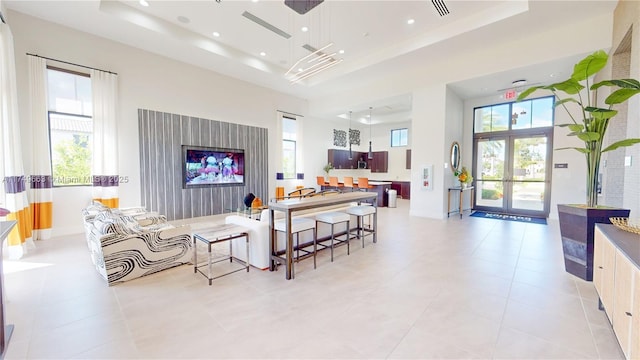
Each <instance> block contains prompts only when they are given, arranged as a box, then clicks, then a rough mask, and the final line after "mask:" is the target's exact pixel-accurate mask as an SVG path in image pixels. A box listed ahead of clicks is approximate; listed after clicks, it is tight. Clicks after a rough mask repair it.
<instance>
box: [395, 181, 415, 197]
mask: <svg viewBox="0 0 640 360" xmlns="http://www.w3.org/2000/svg"><path fill="white" fill-rule="evenodd" d="M391 188H392V189H394V190H395V191H397V192H398V197H400V198H402V199H411V182H409V181H392V182H391Z"/></svg>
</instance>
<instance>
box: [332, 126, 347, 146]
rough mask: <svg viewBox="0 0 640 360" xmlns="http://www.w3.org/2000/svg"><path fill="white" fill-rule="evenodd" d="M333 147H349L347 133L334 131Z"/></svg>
mask: <svg viewBox="0 0 640 360" xmlns="http://www.w3.org/2000/svg"><path fill="white" fill-rule="evenodd" d="M333 145H335V146H340V147H347V132H346V131H344V130H336V129H333Z"/></svg>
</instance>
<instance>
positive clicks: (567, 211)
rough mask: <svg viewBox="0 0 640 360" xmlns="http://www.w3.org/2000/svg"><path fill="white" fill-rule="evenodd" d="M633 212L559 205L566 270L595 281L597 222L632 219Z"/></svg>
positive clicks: (604, 222) (607, 222)
mask: <svg viewBox="0 0 640 360" xmlns="http://www.w3.org/2000/svg"><path fill="white" fill-rule="evenodd" d="M629 212H630V210H628V209H618V208H606V207H601V208H587V207H586V206H584V205H558V217H559V220H560V235H561V236H562V251H563V253H564V268H565V270H566V271H567V272H568V273H570V274H573V275H575V276H577V277H579V278H581V279H583V280H586V281H592V280H593V233H594V228H595V224H596V223H600V224H611V221H609V218H610V217H629Z"/></svg>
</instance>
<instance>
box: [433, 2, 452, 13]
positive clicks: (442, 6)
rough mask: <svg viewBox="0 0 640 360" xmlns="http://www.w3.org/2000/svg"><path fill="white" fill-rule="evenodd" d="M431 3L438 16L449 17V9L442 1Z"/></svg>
mask: <svg viewBox="0 0 640 360" xmlns="http://www.w3.org/2000/svg"><path fill="white" fill-rule="evenodd" d="M431 3H432V4H433V6H434V7H435V8H436V10H437V11H438V14H439V15H440V16H445V15H449V9H448V8H447V5H446V4H445V3H444V1H443V0H431Z"/></svg>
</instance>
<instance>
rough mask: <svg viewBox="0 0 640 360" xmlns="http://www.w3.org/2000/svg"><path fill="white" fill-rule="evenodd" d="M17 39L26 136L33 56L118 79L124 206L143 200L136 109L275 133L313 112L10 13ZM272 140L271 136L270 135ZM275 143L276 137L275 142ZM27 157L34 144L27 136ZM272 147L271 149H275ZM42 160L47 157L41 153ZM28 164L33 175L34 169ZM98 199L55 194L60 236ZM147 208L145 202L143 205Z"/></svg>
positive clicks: (87, 192) (77, 228)
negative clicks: (281, 124)
mask: <svg viewBox="0 0 640 360" xmlns="http://www.w3.org/2000/svg"><path fill="white" fill-rule="evenodd" d="M10 19H11V21H10V25H11V29H12V31H13V34H14V40H15V51H16V68H17V69H16V70H17V79H18V91H19V102H20V103H19V107H20V114H21V115H20V116H21V118H22V119H23V120H22V123H23V124H24V127H23V128H22V134H28V133H29V130H30V129H31V128H32V126H33V125H32V123H31V120H30V119H29V113H28V96H27V95H26V94H28V83H27V81H28V80H27V79H28V74H27V56H26V55H25V53H27V52H28V53H33V54H38V55H42V56H47V57H51V58H55V59H60V60H64V61H69V62H74V63H78V64H82V65H87V66H91V67H96V68H100V69H104V70H109V71H112V72H116V73H118V75H119V76H118V78H119V98H118V101H119V113H118V117H119V118H118V145H119V153H118V158H119V162H120V169H121V174H120V175H122V176H128V177H129V179H130V181H129V182H128V183H123V184H121V186H120V206H132V205H138V204H140V201H141V195H140V181H141V179H140V173H139V169H138V168H139V164H140V158H139V149H138V146H139V145H138V117H137V109H138V108H146V109H152V110H158V111H164V112H169V113H176V114H184V115H190V116H197V117H202V118H207V119H212V120H219V121H225V122H234V123H240V124H245V125H253V126H259V127H266V128H269V129H273V128H275V123H276V110H278V109H280V110H284V111H288V112H291V113H298V114H306V112H307V102H306V101H305V100H302V99H298V98H295V97H292V96H289V95H284V94H281V93H277V92H274V91H272V90H268V89H265V88H261V87H258V86H255V85H252V84H249V83H245V82H240V81H238V80H235V79H232V78H229V77H225V76H222V75H220V74H217V73H214V72H211V71H207V70H204V69H201V68H197V67H194V66H191V65H186V64H184V63H180V62H177V61H174V60H170V59H167V58H163V57H160V56H157V55H155V54H151V53H147V52H145V51H141V50H139V49H135V48H132V47H129V46H125V45H122V44H119V43H116V42H112V41H109V40H106V39H103V38H100V37H96V36H93V35H90V34H87V33H82V32H78V31H75V30H72V29H69V28H66V27H62V26H59V25H56V24H53V23H49V22H44V21H41V20H39V19H36V18H33V17H30V16H27V15H24V14H20V13H16V12H11V13H10ZM270 135H271V134H270ZM269 139H270V142H272V141H274V139H275V137H274V136H269ZM22 140H23V152H24V155H25V159H30V157H31V156H32V155H35V154H32V150H31V149H32V146H31V140H30V138H29V137H28V136H26V135H23V139H22ZM270 148H272V146H270ZM39 155H41V154H39ZM269 159H270V160H269V173H270V174H272V175H273V176H271V175H270V176H269V179H268V181H269V189H270V190H269V191H270V193H273V191H274V189H275V170H274V169H275V167H274V166H273V163H274V159H275V154H273V153H272V152H271V153H270V154H269ZM25 165H26V170H27V173H29V171H28V170H29V165H28V164H25ZM90 200H91V189H90V188H89V187H79V188H78V187H74V188H66V189H59V188H56V189H54V193H53V203H54V213H53V234H54V236H57V235H61V234H68V233H76V232H81V231H83V230H82V221H81V217H80V210H81V209H82V207H84V206H85V205H86V204H88V203H89V201H90ZM143 205H144V204H143Z"/></svg>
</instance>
